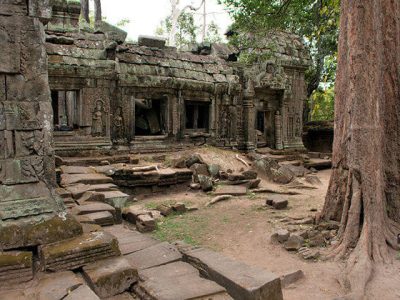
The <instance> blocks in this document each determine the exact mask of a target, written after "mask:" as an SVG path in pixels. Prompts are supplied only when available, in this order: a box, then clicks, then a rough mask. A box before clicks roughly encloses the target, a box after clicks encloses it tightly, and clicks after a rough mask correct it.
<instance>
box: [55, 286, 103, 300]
mask: <svg viewBox="0 0 400 300" xmlns="http://www.w3.org/2000/svg"><path fill="white" fill-rule="evenodd" d="M62 299H63V300H83V299H85V300H100V298H99V297H98V296H97V295H96V294H95V293H94V292H93V291H92V290H91V289H90V288H89V287H88V286H87V285H81V286H79V287H78V288H76V289H74V290H72V291H71V292H70V293H68V296H66V297H65V298H62Z"/></svg>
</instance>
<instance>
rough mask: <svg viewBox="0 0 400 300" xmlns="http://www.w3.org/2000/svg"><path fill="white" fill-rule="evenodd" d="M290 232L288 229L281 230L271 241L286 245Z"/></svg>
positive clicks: (273, 235)
mask: <svg viewBox="0 0 400 300" xmlns="http://www.w3.org/2000/svg"><path fill="white" fill-rule="evenodd" d="M289 236H290V232H289V231H288V230H286V229H279V230H277V231H276V232H275V233H274V234H272V235H271V240H272V241H273V242H278V243H281V244H282V243H284V242H286V241H287V240H288V239H289Z"/></svg>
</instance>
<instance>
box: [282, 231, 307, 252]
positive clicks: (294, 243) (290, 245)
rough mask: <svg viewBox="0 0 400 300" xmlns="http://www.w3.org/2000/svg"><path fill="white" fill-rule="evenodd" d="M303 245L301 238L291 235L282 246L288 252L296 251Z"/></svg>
mask: <svg viewBox="0 0 400 300" xmlns="http://www.w3.org/2000/svg"><path fill="white" fill-rule="evenodd" d="M303 243H304V238H303V237H301V236H299V235H296V234H291V235H290V236H289V238H288V240H287V241H286V242H285V243H284V245H283V246H284V247H285V249H286V250H288V251H297V250H299V249H300V248H301V247H302V246H303Z"/></svg>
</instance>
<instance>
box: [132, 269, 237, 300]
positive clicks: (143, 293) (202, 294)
mask: <svg viewBox="0 0 400 300" xmlns="http://www.w3.org/2000/svg"><path fill="white" fill-rule="evenodd" d="M139 278H140V282H139V284H138V285H136V286H135V292H136V293H137V294H138V295H139V297H141V299H163V300H176V299H214V300H217V299H218V300H222V299H226V300H227V299H232V298H231V297H230V296H229V295H228V294H227V292H226V290H225V288H223V287H221V286H220V285H218V284H217V283H215V282H213V281H210V280H207V279H204V278H201V277H200V276H199V271H198V270H197V269H195V268H194V267H192V266H191V265H189V264H187V263H184V262H174V263H170V264H167V265H163V266H159V267H155V268H150V269H146V270H141V271H139Z"/></svg>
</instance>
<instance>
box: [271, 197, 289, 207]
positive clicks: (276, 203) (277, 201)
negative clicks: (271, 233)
mask: <svg viewBox="0 0 400 300" xmlns="http://www.w3.org/2000/svg"><path fill="white" fill-rule="evenodd" d="M266 204H267V205H269V206H272V207H273V208H274V209H285V208H286V207H287V206H288V204H289V201H288V200H287V199H284V198H282V197H278V196H274V197H270V198H268V199H267V200H266Z"/></svg>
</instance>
